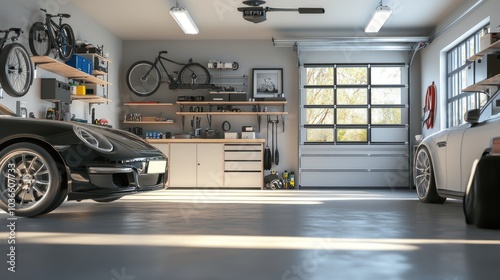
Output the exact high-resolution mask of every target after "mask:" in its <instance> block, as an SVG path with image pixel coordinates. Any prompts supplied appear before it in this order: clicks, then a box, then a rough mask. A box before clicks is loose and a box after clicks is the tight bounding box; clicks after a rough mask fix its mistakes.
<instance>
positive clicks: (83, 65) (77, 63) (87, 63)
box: [66, 54, 92, 75]
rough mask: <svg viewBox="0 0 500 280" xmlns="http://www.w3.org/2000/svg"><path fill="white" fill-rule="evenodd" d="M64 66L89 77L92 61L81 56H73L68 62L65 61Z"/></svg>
mask: <svg viewBox="0 0 500 280" xmlns="http://www.w3.org/2000/svg"><path fill="white" fill-rule="evenodd" d="M66 64H68V65H69V66H72V67H74V68H76V69H78V70H80V71H83V72H85V73H87V74H89V75H90V74H92V61H91V60H90V59H87V58H85V57H83V56H81V55H76V54H75V55H73V56H72V57H71V58H70V59H69V60H68V61H66Z"/></svg>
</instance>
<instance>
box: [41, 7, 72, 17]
mask: <svg viewBox="0 0 500 280" xmlns="http://www.w3.org/2000/svg"><path fill="white" fill-rule="evenodd" d="M40 10H42V11H44V12H45V15H46V16H47V17H61V18H70V17H71V15H70V14H57V15H51V14H47V10H46V9H40Z"/></svg>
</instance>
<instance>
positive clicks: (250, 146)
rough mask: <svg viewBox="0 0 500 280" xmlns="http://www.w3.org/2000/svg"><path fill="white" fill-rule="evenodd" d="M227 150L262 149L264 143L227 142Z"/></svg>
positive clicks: (225, 148)
mask: <svg viewBox="0 0 500 280" xmlns="http://www.w3.org/2000/svg"><path fill="white" fill-rule="evenodd" d="M224 150H225V151H262V144H226V145H224Z"/></svg>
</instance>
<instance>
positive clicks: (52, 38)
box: [45, 14, 62, 49]
mask: <svg viewBox="0 0 500 280" xmlns="http://www.w3.org/2000/svg"><path fill="white" fill-rule="evenodd" d="M56 16H57V15H49V14H46V15H45V26H46V27H47V33H48V34H49V42H50V44H51V48H53V49H57V47H58V46H57V41H56V38H57V34H58V33H59V32H60V28H61V25H62V17H61V16H59V24H57V23H56V22H55V21H54V20H53V19H52V18H53V17H56Z"/></svg>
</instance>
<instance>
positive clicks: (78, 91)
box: [76, 85, 87, 95]
mask: <svg viewBox="0 0 500 280" xmlns="http://www.w3.org/2000/svg"><path fill="white" fill-rule="evenodd" d="M86 93H87V89H86V88H85V86H84V85H79V86H76V95H85V94H86Z"/></svg>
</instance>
